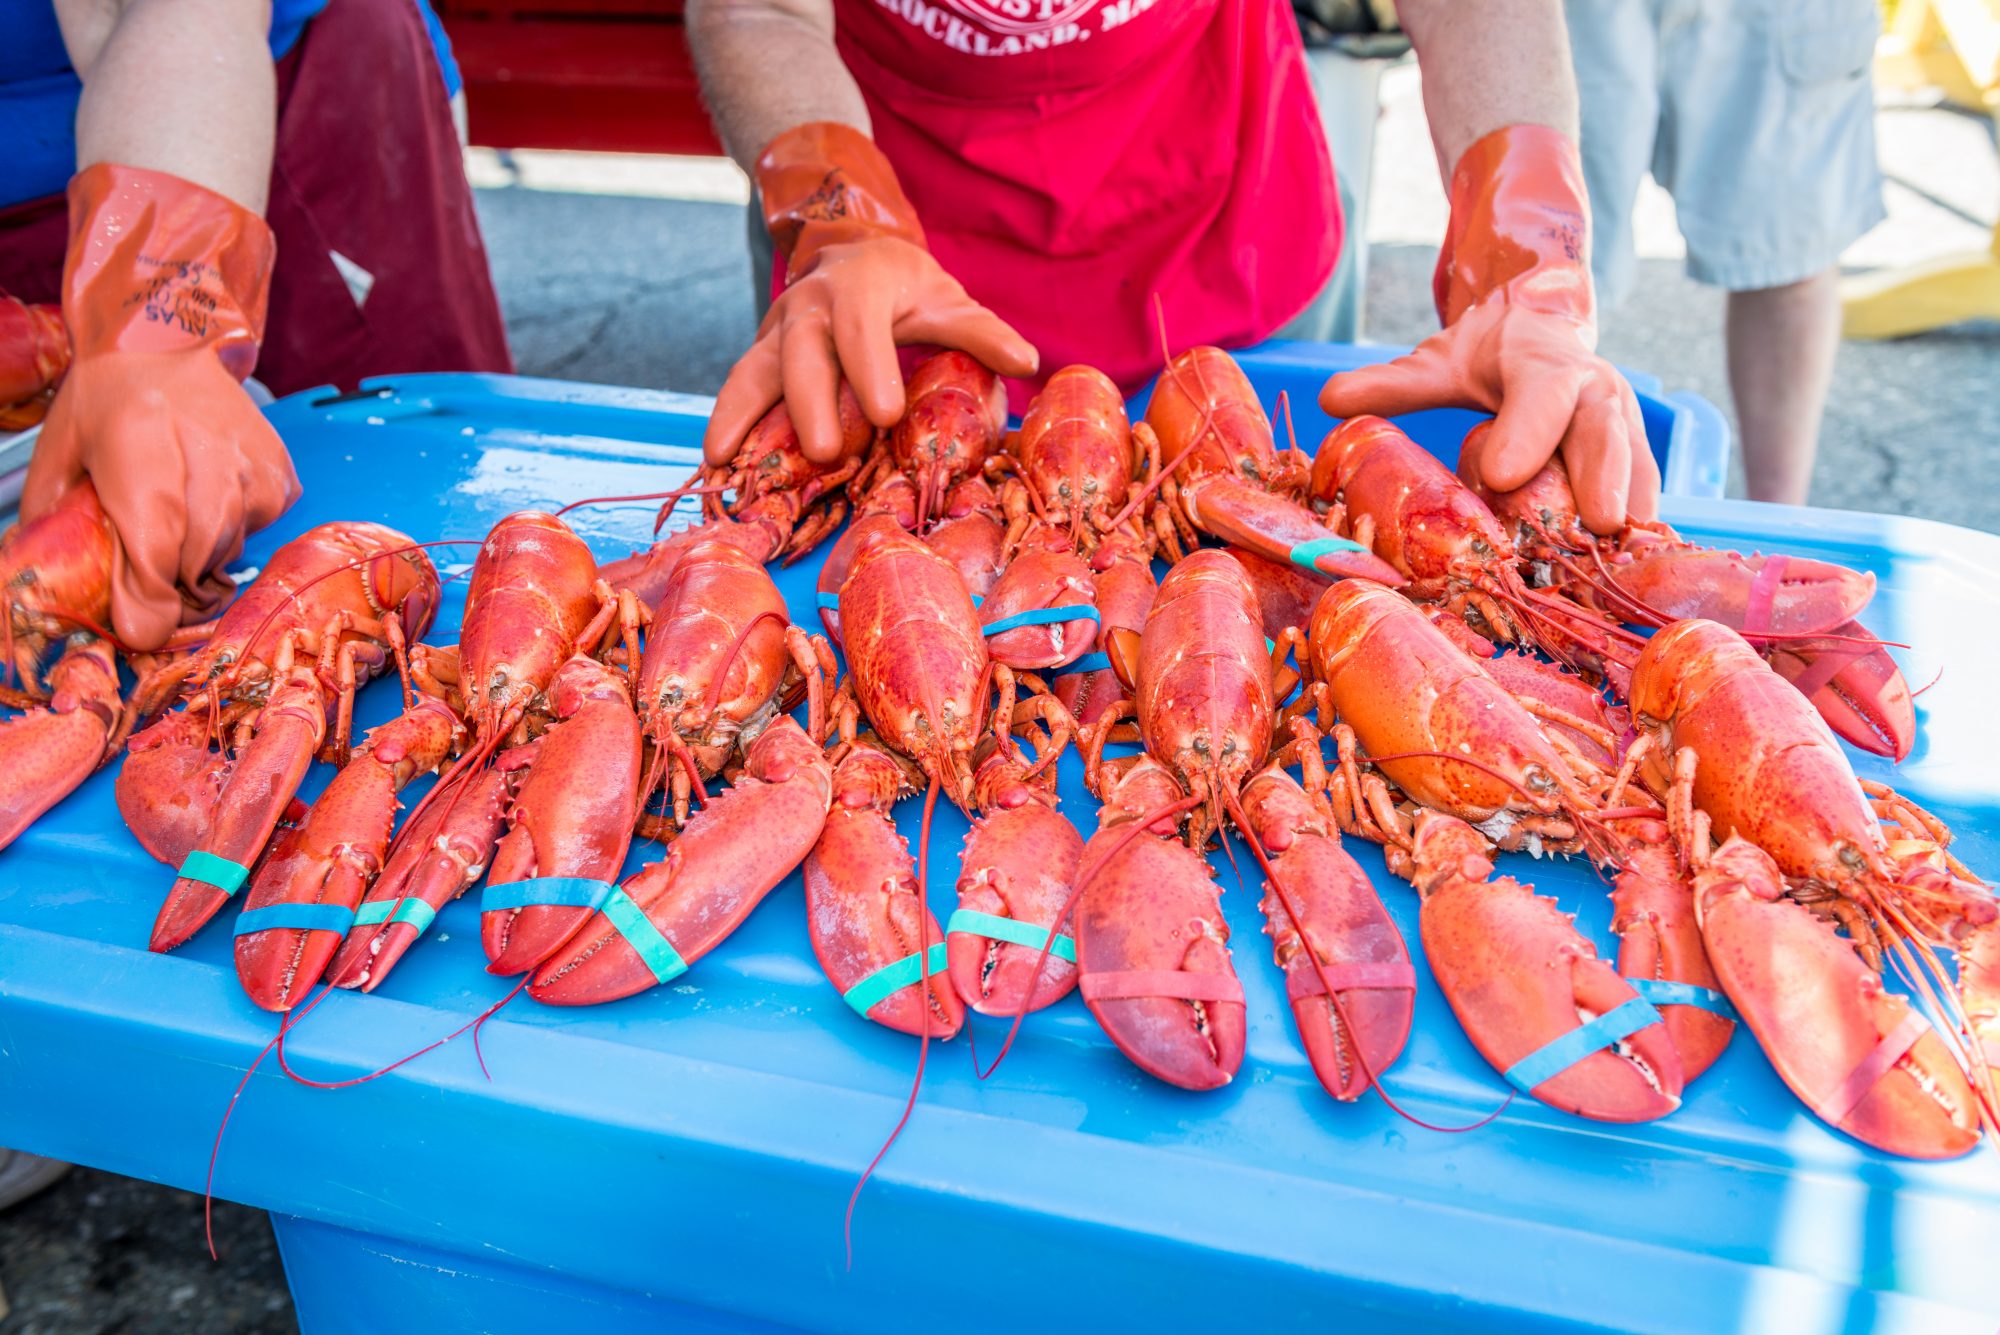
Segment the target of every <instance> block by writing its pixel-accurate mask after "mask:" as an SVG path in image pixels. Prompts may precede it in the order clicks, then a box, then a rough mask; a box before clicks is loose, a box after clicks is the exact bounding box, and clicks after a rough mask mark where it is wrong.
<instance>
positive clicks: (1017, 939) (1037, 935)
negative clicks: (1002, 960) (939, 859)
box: [944, 909, 1076, 964]
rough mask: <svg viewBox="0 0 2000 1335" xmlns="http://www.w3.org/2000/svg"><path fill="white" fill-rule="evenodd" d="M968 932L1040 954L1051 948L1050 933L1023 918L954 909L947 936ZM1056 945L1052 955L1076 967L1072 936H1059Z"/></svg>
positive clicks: (1050, 952) (1051, 951) (1064, 934)
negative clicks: (1033, 950)
mask: <svg viewBox="0 0 2000 1335" xmlns="http://www.w3.org/2000/svg"><path fill="white" fill-rule="evenodd" d="M954 932H965V933H968V934H970V935H972V936H990V937H992V938H993V939H994V940H995V941H1011V942H1013V943H1014V944H1015V945H1017V946H1028V947H1030V948H1032V949H1035V950H1040V949H1041V948H1042V947H1043V946H1044V945H1047V944H1048V940H1049V929H1048V928H1046V927H1037V926H1035V924H1033V923H1031V922H1022V921H1021V920H1020V919H1019V918H1003V917H1001V916H999V915H998V914H995V913H981V912H980V911H979V910H978V909H954V910H953V911H952V915H951V917H950V918H949V919H947V920H946V922H945V925H944V934H945V935H946V936H950V935H951V934H952V933H954ZM1055 936H1056V943H1055V944H1054V945H1053V946H1050V947H1049V954H1051V955H1053V956H1054V957H1055V958H1057V959H1063V960H1068V961H1069V962H1070V963H1071V964H1074V963H1076V941H1075V940H1074V939H1072V938H1071V937H1070V936H1069V935H1068V933H1065V932H1057V933H1056V934H1055Z"/></svg>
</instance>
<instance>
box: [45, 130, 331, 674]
mask: <svg viewBox="0 0 2000 1335" xmlns="http://www.w3.org/2000/svg"><path fill="white" fill-rule="evenodd" d="M70 227H71V235H70V249H69V256H68V260H67V262H66V264H65V266H64V273H63V287H64V292H63V315H64V318H65V319H66V320H67V321H68V323H69V326H70V331H71V336H72V338H73V340H74V345H75V353H76V357H75V360H74V362H73V363H72V364H71V366H70V370H69V375H68V377H67V378H66V379H65V380H64V381H63V383H62V387H61V388H60V389H59V390H58V391H57V392H56V397H55V402H54V403H53V404H52V405H51V406H50V409H49V416H48V421H47V422H46V423H45V424H44V426H43V428H42V435H41V438H40V439H39V440H38V441H36V443H35V454H34V458H33V459H32V460H31V461H30V463H29V466H28V477H27V482H26V484H25V487H24V489H23V491H22V495H21V514H22V517H23V518H27V519H32V518H35V517H36V516H38V515H41V514H44V513H46V512H47V511H48V510H50V509H51V508H53V507H54V505H55V504H56V502H57V501H58V500H60V499H61V497H62V496H63V495H64V493H66V492H67V491H68V490H69V489H70V488H71V487H73V486H75V485H76V484H77V483H78V482H79V481H80V480H81V479H83V478H85V477H88V478H89V479H90V480H91V482H92V483H93V484H94V485H95V487H96V489H97V495H98V499H99V501H100V502H101V503H102V504H103V507H104V511H105V514H106V516H107V517H108V518H109V519H110V520H111V524H112V528H113V529H114V531H115V535H116V542H115V545H114V546H115V557H114V565H113V569H112V571H111V618H112V626H113V629H114V630H115V632H116V634H117V636H118V638H119V640H120V641H121V642H122V643H123V644H124V646H125V647H127V648H130V649H139V650H144V649H153V648H157V647H159V645H160V644H162V643H163V642H165V640H166V639H167V637H168V636H169V635H171V634H172V633H173V631H174V629H175V628H176V627H178V626H179V625H180V624H181V622H182V620H183V618H184V617H201V616H205V615H207V614H209V613H211V612H213V611H214V610H215V608H216V607H217V606H218V605H219V604H220V602H221V601H222V599H223V598H225V597H226V596H227V595H228V593H229V591H230V589H231V588H232V587H233V586H232V584H231V582H230V580H229V578H228V576H227V575H225V574H223V573H222V572H223V568H224V567H225V566H227V565H228V564H229V562H231V561H233V560H234V559H236V557H237V556H238V555H240V554H241V553H242V550H243V539H244V537H245V535H246V534H248V533H249V532H250V531H252V530H254V529H258V528H261V527H263V526H264V525H266V524H269V523H270V522H271V521H272V520H274V519H276V518H277V517H278V516H279V515H280V514H282V513H283V512H284V510H285V508H286V507H287V506H289V505H290V504H291V503H292V502H293V501H294V500H296V499H297V498H298V495H299V482H298V476H297V474H295V473H294V472H293V471H292V463H291V459H290V457H289V456H288V455H287V454H286V453H285V447H284V445H283V443H282V442H280V441H279V439H278V436H277V433H276V432H275V431H273V430H272V429H271V426H270V423H268V422H267V421H265V419H264V416H263V414H262V413H260V412H259V411H258V410H257V407H256V405H255V404H254V403H252V402H251V400H250V396H249V395H248V394H246V393H244V391H243V387H242V385H241V384H240V383H239V382H240V380H241V378H242V377H243V376H244V375H246V374H248V372H249V370H250V368H251V366H252V365H254V364H255V361H256V356H257V341H258V338H259V336H260V335H261V333H262V329H263V323H264V303H265V295H266V290H267V287H268V283H269V279H270V271H271V259H272V253H273V247H272V241H271V234H270V230H269V229H268V228H267V227H265V225H264V223H263V220H262V219H260V218H258V217H257V216H256V215H255V214H254V213H251V212H249V211H248V210H246V209H244V208H242V207H241V206H239V205H237V204H235V203H233V202H232V201H230V200H228V199H226V198H224V197H223V196H221V195H218V194H216V193H215V192H213V191H210V190H205V189H203V188H202V187H200V186H196V185H193V184H191V183H189V182H187V181H183V180H181V179H180V178H178V177H174V176H170V175H167V174H166V173H163V172H152V171H145V170H141V169H138V168H131V167H120V166H115V165H112V164H108V163H100V164H97V165H95V166H92V167H90V168H87V169H86V170H84V171H82V172H79V173H78V174H77V176H76V178H75V179H74V180H73V181H72V182H71V184H70Z"/></svg>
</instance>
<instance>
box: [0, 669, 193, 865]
mask: <svg viewBox="0 0 2000 1335" xmlns="http://www.w3.org/2000/svg"><path fill="white" fill-rule="evenodd" d="M79 639H80V640H81V642H80V643H78V644H77V645H76V646H75V647H74V648H72V649H70V650H68V651H67V652H66V653H64V655H63V656H62V657H61V658H60V659H58V660H57V662H56V665H55V667H54V668H52V669H51V670H50V672H49V686H50V689H51V695H50V698H49V702H48V705H47V707H46V708H44V707H41V706H34V707H31V708H30V709H28V710H27V712H25V713H23V714H21V715H20V716H19V717H17V718H11V719H8V720H6V721H5V722H0V848H5V847H7V845H9V844H11V843H13V842H14V840H15V839H17V838H18V837H20V834H21V832H22V831H23V830H25V829H27V828H28V826H30V825H32V824H33V823H34V822H35V821H36V820H37V819H38V818H40V816H41V815H42V813H43V812H45V811H47V810H48V809H49V808H50V807H52V806H54V805H55V804H56V803H58V802H60V801H62V800H63V798H65V797H67V796H69V795H70V794H71V793H72V792H75V791H76V788H77V785H79V784H81V783H82V782H83V781H84V780H85V779H87V778H89V777H90V776H91V775H92V774H94V773H96V772H97V768H98V766H100V765H102V764H103V763H104V762H105V760H106V759H108V758H109V757H111V756H113V755H115V754H117V752H118V748H119V747H120V746H122V745H123V744H124V741H125V732H126V730H127V729H128V728H130V727H131V722H132V720H131V715H130V713H129V712H128V711H127V710H126V707H125V702H124V700H123V699H122V698H120V695H119V691H118V660H117V658H116V657H114V656H113V654H112V652H111V646H110V645H109V644H107V643H105V642H104V641H103V640H100V639H97V638H95V637H89V638H84V637H79ZM192 846H193V845H192V843H190V845H189V847H192Z"/></svg>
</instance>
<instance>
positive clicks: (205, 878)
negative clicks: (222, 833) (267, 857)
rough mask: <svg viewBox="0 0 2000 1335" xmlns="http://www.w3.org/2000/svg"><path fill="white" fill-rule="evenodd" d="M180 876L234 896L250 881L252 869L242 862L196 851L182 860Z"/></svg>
mask: <svg viewBox="0 0 2000 1335" xmlns="http://www.w3.org/2000/svg"><path fill="white" fill-rule="evenodd" d="M180 874H181V875H182V876H183V877H185V878H186V879H188V880H190V881H200V882H201V883H202V884H203V885H212V886H214V887H215V888H216V889H218V890H220V891H221V892H222V893H223V894H224V895H233V894H235V893H236V892H237V891H238V890H241V889H242V888H243V883H244V882H245V881H247V880H249V879H250V869H249V868H248V867H246V866H244V865H243V864H242V863H240V862H231V861H230V860H229V859H228V858H225V857H221V856H219V855H217V854H215V853H204V852H202V851H201V850H200V849H198V848H197V849H196V850H195V851H194V852H192V853H190V854H188V855H187V857H185V858H184V859H182V860H181V870H180Z"/></svg>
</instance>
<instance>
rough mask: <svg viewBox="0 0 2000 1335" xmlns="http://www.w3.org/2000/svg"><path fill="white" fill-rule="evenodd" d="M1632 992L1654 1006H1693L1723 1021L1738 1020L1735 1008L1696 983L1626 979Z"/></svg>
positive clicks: (1725, 999) (1719, 994)
mask: <svg viewBox="0 0 2000 1335" xmlns="http://www.w3.org/2000/svg"><path fill="white" fill-rule="evenodd" d="M1625 981H1626V982H1628V983H1630V984H1631V985H1632V990H1633V991H1634V992H1637V993H1638V994H1639V995H1640V996H1642V997H1644V998H1645V999H1646V1000H1648V1001H1650V1002H1652V1003H1653V1005H1655V1006H1694V1007H1696V1008H1698V1009H1700V1010H1705V1011H1708V1012H1709V1013H1710V1014H1712V1015H1720V1016H1721V1017H1722V1018H1723V1019H1725V1020H1734V1019H1737V1018H1739V1017H1738V1016H1737V1014H1736V1006H1735V1005H1734V1003H1732V1002H1731V1001H1730V1000H1729V998H1728V997H1726V996H1724V995H1723V994H1722V993H1720V992H1718V991H1716V990H1715V989H1714V988H1712V987H1702V986H1700V985H1699V984H1696V983H1676V982H1674V981H1672V980H1671V979H1666V978H1627V979H1626V980H1625Z"/></svg>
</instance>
